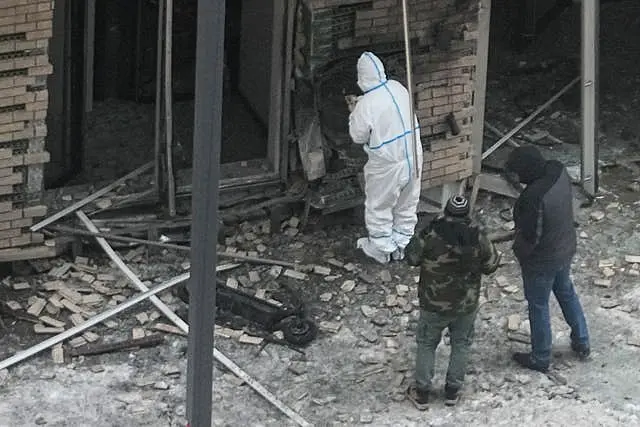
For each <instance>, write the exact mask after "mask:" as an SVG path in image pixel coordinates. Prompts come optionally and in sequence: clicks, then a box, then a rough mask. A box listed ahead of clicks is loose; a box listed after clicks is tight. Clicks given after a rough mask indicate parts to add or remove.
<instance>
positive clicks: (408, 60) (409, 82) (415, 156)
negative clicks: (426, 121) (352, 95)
mask: <svg viewBox="0 0 640 427" xmlns="http://www.w3.org/2000/svg"><path fill="white" fill-rule="evenodd" d="M408 9H409V8H408V6H407V0H402V20H403V23H404V50H405V57H406V64H407V91H408V92H409V115H410V116H411V118H410V119H409V120H410V122H411V124H410V126H411V128H410V129H411V140H412V142H413V165H414V169H415V174H416V179H420V170H421V169H422V166H421V165H420V164H419V161H418V140H417V138H416V124H415V121H414V120H415V119H414V117H415V113H414V105H413V75H412V74H413V73H412V69H411V41H410V39H409V10H408Z"/></svg>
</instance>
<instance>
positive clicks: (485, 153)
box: [482, 77, 580, 160]
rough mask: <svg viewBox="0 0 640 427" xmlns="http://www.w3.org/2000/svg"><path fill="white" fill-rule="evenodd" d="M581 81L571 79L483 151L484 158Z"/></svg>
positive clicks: (577, 78)
mask: <svg viewBox="0 0 640 427" xmlns="http://www.w3.org/2000/svg"><path fill="white" fill-rule="evenodd" d="M579 81H580V77H576V78H575V79H573V80H571V82H570V83H569V84H567V85H566V86H565V87H563V88H562V89H560V92H558V93H556V94H555V95H553V96H552V97H551V98H550V99H549V100H548V101H547V102H545V103H544V104H542V105H541V106H539V107H538V108H537V109H536V111H534V112H533V113H531V114H530V115H529V116H528V117H527V118H526V119H524V120H523V121H521V122H520V123H518V126H516V127H514V128H513V129H511V130H510V131H509V133H507V134H506V135H505V136H503V137H502V138H500V140H499V141H498V142H496V143H495V144H493V145H492V146H491V147H489V148H488V149H487V151H485V152H484V153H482V160H484V159H486V158H487V157H489V156H490V155H491V154H492V153H493V152H494V151H496V150H497V149H498V148H500V147H501V146H502V145H503V144H504V143H505V142H507V141H508V140H509V139H511V137H513V136H514V135H515V134H517V133H518V132H520V130H522V128H523V127H525V126H526V125H528V124H529V123H531V121H532V120H533V119H535V118H536V117H538V116H539V115H540V113H542V112H543V111H544V110H546V109H547V108H549V106H550V105H551V104H553V103H554V102H556V101H557V100H558V99H559V98H560V97H561V96H562V95H564V94H565V93H567V92H568V91H569V89H571V88H572V87H573V86H575V85H576V84H577V83H578V82H579Z"/></svg>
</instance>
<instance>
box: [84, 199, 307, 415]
mask: <svg viewBox="0 0 640 427" xmlns="http://www.w3.org/2000/svg"><path fill="white" fill-rule="evenodd" d="M76 215H77V216H78V218H79V219H80V221H82V223H83V224H84V225H85V227H87V229H88V230H89V231H90V232H92V233H98V232H99V231H98V228H97V227H96V226H95V225H94V224H93V222H91V220H90V219H89V218H88V217H87V216H86V215H85V213H84V212H82V211H78V212H76ZM96 241H97V242H98V244H99V245H100V246H101V247H102V249H104V251H105V252H106V254H107V255H108V256H109V258H111V260H112V261H113V262H114V263H115V264H116V265H117V266H118V267H119V268H120V269H121V270H122V272H123V273H124V274H125V275H126V276H127V277H128V278H129V280H131V282H132V283H133V284H134V285H135V286H136V287H137V288H138V289H140V290H141V291H143V292H146V291H147V290H148V288H147V287H146V286H145V284H144V283H142V281H141V280H140V279H139V278H138V277H137V276H136V275H135V273H134V272H133V271H131V269H130V268H129V267H127V265H126V264H125V263H124V261H122V258H120V257H119V256H118V254H117V253H116V252H115V251H114V250H113V248H112V247H111V246H110V245H109V243H107V241H106V240H105V239H103V238H102V237H96ZM214 280H215V279H214ZM214 286H215V285H214ZM150 301H151V302H152V303H153V304H154V305H155V306H156V307H157V308H158V310H160V312H162V314H164V315H165V316H166V317H167V318H168V319H169V320H171V321H172V322H173V323H174V324H175V325H176V326H177V327H178V328H180V329H181V330H182V331H183V332H184V333H185V334H188V333H189V325H188V324H187V323H186V322H185V321H184V320H182V319H181V318H180V317H179V316H178V315H176V314H175V313H174V312H173V311H172V310H171V309H170V308H169V307H168V306H167V305H166V304H165V303H163V302H162V301H161V300H160V299H159V298H158V297H157V296H155V295H154V296H152V297H151V298H150ZM213 357H214V358H215V359H216V360H217V361H219V362H220V363H222V364H223V365H224V366H225V367H226V368H227V369H229V370H230V371H231V372H233V373H234V374H235V375H236V376H237V377H238V378H241V379H242V380H244V381H245V382H246V383H247V384H249V386H251V388H253V389H254V390H255V391H256V392H258V394H260V395H261V396H262V397H264V398H265V399H266V400H267V401H269V402H270V403H271V404H273V405H274V406H275V407H276V408H278V409H279V410H280V411H281V412H282V413H284V414H285V415H287V416H288V417H289V418H291V419H292V420H293V421H295V422H296V423H297V424H298V425H300V426H302V427H311V424H310V423H309V422H307V421H306V420H305V419H304V418H302V417H301V416H300V415H299V414H298V413H297V412H295V411H294V410H293V409H291V408H289V407H288V406H287V405H285V404H284V402H282V401H280V399H278V398H277V397H276V396H275V395H274V394H273V393H271V392H270V391H269V390H267V389H266V388H264V387H263V386H262V384H260V383H259V382H257V381H256V380H254V379H253V378H252V377H250V376H249V374H247V373H246V372H244V371H243V370H242V368H240V367H239V366H238V365H236V364H235V363H234V362H233V361H232V360H230V359H229V358H228V357H227V356H225V355H224V354H222V353H220V352H219V351H218V350H217V349H216V348H214V349H213Z"/></svg>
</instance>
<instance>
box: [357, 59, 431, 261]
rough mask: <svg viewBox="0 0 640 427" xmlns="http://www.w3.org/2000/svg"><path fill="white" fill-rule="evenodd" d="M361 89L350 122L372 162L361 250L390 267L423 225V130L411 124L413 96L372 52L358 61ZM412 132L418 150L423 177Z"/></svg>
mask: <svg viewBox="0 0 640 427" xmlns="http://www.w3.org/2000/svg"><path fill="white" fill-rule="evenodd" d="M358 86H359V87H360V89H361V90H362V92H364V95H363V96H361V97H360V98H359V100H358V102H357V103H356V105H355V107H354V108H353V111H352V112H351V115H350V116H349V134H350V135H351V138H352V139H353V141H354V142H355V143H356V144H362V145H363V147H364V150H365V152H366V153H367V155H368V157H369V160H368V161H367V163H366V165H365V167H364V181H365V196H366V201H365V214H364V215H365V224H366V227H367V232H368V234H369V236H368V237H364V238H361V239H358V242H357V247H358V248H359V249H362V251H363V252H364V253H365V254H366V255H367V256H369V257H371V258H373V259H375V260H376V261H378V262H379V263H382V264H386V263H388V262H389V261H390V259H394V260H401V259H403V258H404V249H405V247H406V246H407V245H408V244H409V241H410V240H411V237H412V236H413V234H414V231H415V227H416V224H417V222H418V217H417V208H418V202H419V199H420V183H421V174H422V144H421V143H420V128H419V125H418V119H417V117H415V116H414V118H413V120H410V119H409V116H410V109H409V92H408V91H407V89H406V88H405V87H404V86H403V85H402V84H401V83H399V82H397V81H394V80H388V79H387V76H386V74H385V70H384V65H383V64H382V61H381V60H380V59H379V58H378V57H377V56H375V55H374V54H373V53H371V52H364V53H363V54H362V56H360V59H359V60H358ZM412 122H413V126H411V123H412ZM412 127H413V129H412ZM412 130H413V131H415V133H416V138H415V141H416V143H417V144H418V147H417V148H418V149H417V152H418V156H419V158H418V162H417V164H418V165H419V170H418V174H416V171H415V163H416V162H414V159H413V157H414V154H413V153H414V150H413V141H414V139H413V136H412V135H411V132H412Z"/></svg>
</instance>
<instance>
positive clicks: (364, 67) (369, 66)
mask: <svg viewBox="0 0 640 427" xmlns="http://www.w3.org/2000/svg"><path fill="white" fill-rule="evenodd" d="M386 81H387V75H386V74H385V72H384V65H383V64H382V61H381V60H380V58H378V57H377V56H375V55H374V54H373V53H371V52H364V53H363V54H362V55H360V59H358V86H360V89H361V90H362V91H363V92H364V93H367V92H369V91H370V90H371V89H375V88H376V87H378V86H380V85H382V84H384V83H386Z"/></svg>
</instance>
